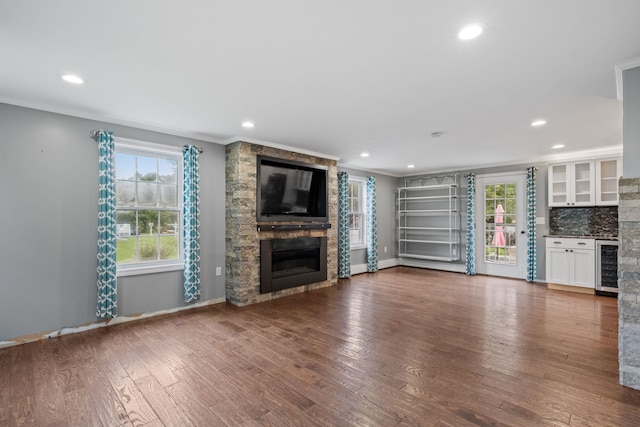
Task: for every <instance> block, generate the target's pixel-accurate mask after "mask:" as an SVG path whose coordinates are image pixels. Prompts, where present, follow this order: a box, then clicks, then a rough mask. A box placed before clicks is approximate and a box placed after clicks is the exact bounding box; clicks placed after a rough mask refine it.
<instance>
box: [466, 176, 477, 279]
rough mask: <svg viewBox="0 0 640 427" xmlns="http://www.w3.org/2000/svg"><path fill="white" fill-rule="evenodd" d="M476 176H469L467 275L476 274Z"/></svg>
mask: <svg viewBox="0 0 640 427" xmlns="http://www.w3.org/2000/svg"><path fill="white" fill-rule="evenodd" d="M475 198H476V174H475V173H470V174H469V175H468V176H467V251H466V255H467V256H466V259H467V261H466V273H467V274H468V275H470V276H473V275H475V274H476V223H475V216H474V215H475Z"/></svg>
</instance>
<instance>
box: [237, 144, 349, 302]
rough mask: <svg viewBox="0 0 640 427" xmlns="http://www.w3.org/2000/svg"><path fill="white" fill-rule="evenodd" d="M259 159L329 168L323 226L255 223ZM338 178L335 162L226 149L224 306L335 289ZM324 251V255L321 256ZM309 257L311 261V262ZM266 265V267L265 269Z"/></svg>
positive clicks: (260, 149) (258, 148)
mask: <svg viewBox="0 0 640 427" xmlns="http://www.w3.org/2000/svg"><path fill="white" fill-rule="evenodd" d="M259 155H260V156H268V157H274V158H280V159H285V160H292V161H297V162H303V163H310V164H314V165H321V166H326V167H328V174H327V175H328V183H327V184H328V208H329V215H328V216H329V220H328V222H304V221H299V220H298V221H296V220H294V219H292V221H286V222H282V221H278V222H277V223H272V222H258V221H257V218H256V188H257V181H256V178H257V177H256V171H257V156H259ZM337 174H338V170H337V162H336V161H335V160H331V159H326V158H322V157H317V156H312V155H307V154H301V153H295V152H291V151H287V150H283V149H278V148H273V147H267V146H263V145H258V144H253V143H249V142H245V141H238V142H234V143H232V144H229V145H227V148H226V277H225V282H226V298H227V301H229V302H231V303H232V304H235V305H238V306H244V305H248V304H255V303H258V302H262V301H268V300H271V299H273V298H279V297H282V296H287V295H293V294H296V293H300V292H306V291H310V290H313V289H318V288H323V287H326V286H331V285H335V284H336V283H337V281H338V273H337V270H338V249H337V248H338V242H337V229H336V226H337V222H338V178H337ZM327 223H328V224H327ZM292 239H295V240H292ZM296 241H297V243H296ZM319 242H320V243H319ZM274 249H275V250H274ZM295 251H298V253H297V255H296V254H294V252H295ZM323 251H326V255H324V254H323ZM261 252H262V255H261ZM274 253H275V259H273V256H274ZM316 254H317V255H318V256H317V258H316ZM312 255H313V259H314V260H315V261H311V258H312ZM267 256H268V257H269V259H267V258H266V257H267ZM263 257H265V258H263ZM267 262H268V263H269V267H266V265H267V264H266V263H267ZM314 262H315V263H318V265H317V266H316V265H315V264H314ZM274 267H275V270H276V273H275V276H274V274H273V273H274V271H273V268H274ZM316 267H317V268H316ZM267 268H270V271H266V269H267ZM267 273H268V274H269V276H270V277H269V278H268V280H267V279H264V280H263V282H264V283H265V286H263V287H262V288H261V276H264V274H267ZM267 282H268V285H267ZM300 282H302V283H300ZM298 283H299V284H298ZM261 291H262V292H261Z"/></svg>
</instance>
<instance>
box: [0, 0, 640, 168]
mask: <svg viewBox="0 0 640 427" xmlns="http://www.w3.org/2000/svg"><path fill="white" fill-rule="evenodd" d="M473 22H480V23H482V24H483V25H484V33H483V34H482V35H481V36H480V37H479V38H478V39H475V40H471V41H466V42H464V41H460V40H458V38H457V33H458V31H459V29H460V28H461V27H463V26H464V25H466V24H469V23H473ZM638 56H640V1H639V0H562V1H559V0H519V1H518V0H501V1H498V0H490V1H489V0H485V1H478V0H448V1H443V0H415V1H408V0H406V1H404V0H385V1H381V0H378V1H376V0H367V1H365V0H362V1H358V0H324V1H323V0H273V1H264V0H228V1H221V0H215V1H214V0H209V1H204V0H203V1H167V0H154V1H152V0H147V1H143V0H140V1H130V0H115V1H97V0H92V1H89V0H59V1H50V0H25V1H11V0H0V101H2V102H7V103H11V104H16V105H23V106H29V107H34V108H40V109H44V110H50V111H57V112H63V113H67V114H72V115H76V116H80V117H88V118H95V119H99V120H106V121H110V122H114V123H119V124H128V125H134V126H137V127H142V128H146V129H153V130H160V131H164V132H167V133H172V134H176V135H185V136H191V137H195V138H199V139H204V140H208V141H214V142H220V143H224V142H228V141H229V139H230V138H235V137H236V136H237V137H240V138H247V139H251V140H263V141H269V142H271V143H275V144H280V145H286V146H290V147H295V148H297V149H301V150H307V151H314V152H319V153H324V154H327V155H330V156H334V157H339V158H340V164H342V165H344V166H347V167H353V168H359V169H366V170H371V171H379V172H381V173H387V174H391V175H406V174H409V173H412V174H415V173H422V172H430V171H442V170H453V169H463V168H467V167H481V166H492V165H501V164H516V163H526V162H533V161H538V160H545V159H548V158H549V156H551V155H554V154H557V151H553V150H550V147H551V146H552V145H554V144H557V143H563V144H565V145H566V148H565V149H564V150H563V151H564V153H567V152H579V151H580V152H581V151H585V150H594V149H603V150H605V151H606V150H609V149H616V148H617V149H619V148H620V145H621V143H622V104H621V102H620V101H619V100H617V99H616V81H615V72H614V65H615V64H616V63H618V62H621V61H624V60H627V59H630V58H635V57H638ZM68 72H73V73H76V74H78V75H81V76H82V77H84V78H85V79H86V80H87V83H86V84H85V85H84V86H82V87H73V86H71V85H69V84H68V83H65V82H63V81H61V80H60V79H59V75H60V74H61V73H68ZM537 118H545V119H546V120H547V121H548V124H547V125H546V126H545V127H542V128H532V127H531V126H529V123H530V122H531V121H532V120H534V119H537ZM244 120H252V121H254V122H255V123H256V127H255V128H253V129H244V128H242V127H241V125H240V124H241V122H242V121H244ZM434 131H445V132H446V133H445V135H444V136H442V137H440V138H432V137H431V136H430V134H431V133H432V132H434ZM363 151H367V152H369V153H370V154H371V155H370V157H368V158H361V157H360V153H361V152H363ZM408 164H415V165H416V168H415V169H413V170H408V169H407V165H408Z"/></svg>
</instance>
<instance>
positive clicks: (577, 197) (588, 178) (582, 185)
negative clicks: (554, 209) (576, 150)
mask: <svg viewBox="0 0 640 427" xmlns="http://www.w3.org/2000/svg"><path fill="white" fill-rule="evenodd" d="M571 178H572V179H571V186H570V187H571V188H572V189H571V190H570V191H569V193H570V197H569V198H570V202H571V206H594V205H595V203H596V199H595V192H596V183H595V171H594V162H593V161H592V160H586V161H583V162H574V163H571Z"/></svg>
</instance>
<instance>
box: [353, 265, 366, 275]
mask: <svg viewBox="0 0 640 427" xmlns="http://www.w3.org/2000/svg"><path fill="white" fill-rule="evenodd" d="M366 272H367V264H356V265H352V266H351V275H352V276H353V275H354V274H362V273H366Z"/></svg>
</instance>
